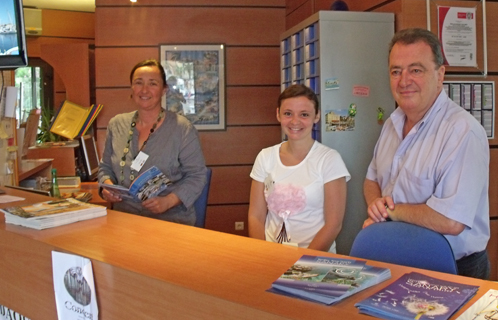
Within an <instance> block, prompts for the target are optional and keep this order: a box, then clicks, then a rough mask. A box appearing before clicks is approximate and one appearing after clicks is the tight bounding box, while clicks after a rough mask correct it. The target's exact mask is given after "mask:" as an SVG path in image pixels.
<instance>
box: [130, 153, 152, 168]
mask: <svg viewBox="0 0 498 320" xmlns="http://www.w3.org/2000/svg"><path fill="white" fill-rule="evenodd" d="M148 158H149V155H148V154H146V153H145V152H142V151H140V152H139V153H138V155H137V157H136V158H135V160H133V162H132V163H131V168H132V169H133V170H135V171H137V172H139V171H140V170H141V169H142V167H143V166H144V164H145V161H147V159H148Z"/></svg>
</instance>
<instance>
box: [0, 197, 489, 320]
mask: <svg viewBox="0 0 498 320" xmlns="http://www.w3.org/2000/svg"><path fill="white" fill-rule="evenodd" d="M6 191H7V193H8V194H11V195H19V196H23V197H25V198H27V199H29V202H31V203H32V202H39V201H44V200H46V199H47V198H46V197H43V196H39V195H34V194H31V193H26V192H23V191H18V190H9V189H6ZM27 202H28V200H26V201H23V202H15V203H9V204H2V205H0V206H1V207H6V206H12V205H19V204H25V203H27ZM52 250H56V251H61V252H67V253H73V254H77V255H80V256H84V257H87V258H90V259H91V261H92V265H93V272H94V278H95V285H96V290H97V300H98V306H99V319H101V320H110V319H119V320H122V319H141V320H145V319H251V320H252V319H325V318H327V319H331V318H333V319H373V318H371V317H367V316H364V315H360V314H359V313H358V311H357V309H356V308H355V307H354V303H355V302H357V301H359V300H361V299H364V298H366V297H367V296H369V295H371V294H373V293H374V292H376V291H377V290H379V289H381V288H382V287H384V286H386V285H387V284H388V283H390V282H392V281H393V280H395V279H397V278H398V277H400V276H401V275H402V274H404V273H406V272H410V271H414V270H416V271H419V272H420V271H421V270H417V269H413V268H408V267H402V266H395V265H389V264H384V263H377V262H374V261H370V262H369V264H371V265H379V266H388V267H389V268H391V272H392V279H390V280H388V281H386V282H384V283H382V284H379V285H377V286H374V287H372V288H369V289H367V290H364V291H362V292H360V293H358V294H356V295H354V296H352V297H349V298H347V299H346V300H344V301H342V302H340V303H338V304H337V305H334V306H325V305H321V304H318V303H313V302H307V301H303V300H300V299H295V298H289V297H284V296H280V295H277V294H273V293H269V292H266V290H267V289H268V288H269V287H270V285H271V283H272V282H273V281H274V280H275V279H277V278H278V277H279V276H280V275H281V274H282V273H283V272H284V271H285V270H287V268H288V267H289V266H291V265H292V264H293V263H294V262H295V261H297V259H298V258H300V257H301V255H303V254H311V255H330V254H327V253H322V252H318V251H314V250H308V249H297V248H292V247H287V246H282V245H279V244H274V243H268V242H265V241H260V240H254V239H249V238H246V237H241V236H235V235H230V234H225V233H219V232H215V231H210V230H205V229H198V228H195V227H189V226H183V225H178V224H173V223H168V222H163V221H157V220H154V219H149V218H143V217H139V216H135V215H131V214H126V213H120V212H116V211H112V210H109V211H108V215H107V216H106V217H103V218H97V219H93V220H89V221H83V222H78V223H74V224H70V225H66V226H62V227H58V228H53V229H47V230H42V231H36V230H32V229H28V228H23V227H19V226H14V225H9V224H5V222H4V218H3V215H2V214H0V255H1V259H0V304H1V305H5V306H6V307H8V308H10V309H13V310H15V311H17V312H19V313H21V314H23V315H24V316H26V317H28V318H30V319H32V320H38V319H57V311H56V305H55V296H54V288H53V283H52V262H51V261H52V260H51V252H52ZM421 272H423V273H426V274H428V275H431V276H434V277H439V278H445V279H447V280H450V281H456V282H461V283H469V284H476V285H479V286H481V287H480V289H479V291H478V293H477V295H476V296H475V297H474V298H473V299H472V301H471V303H472V302H473V301H475V300H476V299H477V298H479V297H480V296H482V295H483V294H484V293H485V292H486V291H487V290H488V289H490V288H494V289H498V284H497V283H493V282H488V281H480V280H474V279H471V278H465V277H458V276H452V275H446V274H442V273H438V272H430V271H421ZM469 305H470V303H469V304H467V305H466V306H465V307H464V309H465V308H466V307H468V306H469ZM462 311H463V309H462V310H461V311H460V312H459V313H457V315H458V314H460V313H461V312H462ZM457 315H455V316H453V317H452V319H455V318H456V317H457Z"/></svg>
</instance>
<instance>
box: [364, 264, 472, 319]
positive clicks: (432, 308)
mask: <svg viewBox="0 0 498 320" xmlns="http://www.w3.org/2000/svg"><path fill="white" fill-rule="evenodd" d="M478 289H479V287H478V286H474V285H467V284H461V283H456V282H450V281H446V280H441V279H437V278H432V277H429V276H426V275H424V274H421V273H417V272H411V273H407V274H405V275H403V276H402V277H401V278H399V279H398V280H396V281H394V282H393V283H391V284H390V285H388V286H387V287H385V288H384V289H382V290H380V291H378V292H377V293H375V294H374V295H372V296H370V297H368V298H367V299H365V300H363V301H360V302H358V303H356V304H355V306H356V307H358V309H359V310H360V313H364V314H368V315H371V316H374V317H377V318H381V319H393V320H398V319H400V320H405V319H406V320H408V319H421V320H423V319H431V320H446V319H449V318H450V317H451V316H452V315H453V314H454V313H455V312H456V311H457V310H458V309H460V308H461V307H462V306H463V305H464V304H465V303H467V301H468V300H469V299H470V298H471V297H472V296H474V294H475V293H476V292H477V290H478Z"/></svg>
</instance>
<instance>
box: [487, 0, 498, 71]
mask: <svg viewBox="0 0 498 320" xmlns="http://www.w3.org/2000/svg"><path fill="white" fill-rule="evenodd" d="M486 11H487V15H486V22H487V23H486V28H487V37H488V41H487V45H488V71H489V72H498V59H497V58H496V56H497V55H498V40H497V38H498V20H497V19H496V15H497V14H498V2H490V1H486Z"/></svg>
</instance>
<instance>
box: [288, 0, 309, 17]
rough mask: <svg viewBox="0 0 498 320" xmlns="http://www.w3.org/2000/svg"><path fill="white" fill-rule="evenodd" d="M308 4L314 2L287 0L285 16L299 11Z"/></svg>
mask: <svg viewBox="0 0 498 320" xmlns="http://www.w3.org/2000/svg"><path fill="white" fill-rule="evenodd" d="M307 2H310V3H311V2H312V0H287V1H286V6H285V7H286V8H285V14H286V15H287V16H289V15H290V14H291V13H292V12H294V11H296V10H298V9H299V7H301V6H303V5H305V4H306V3H307Z"/></svg>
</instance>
